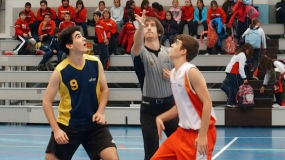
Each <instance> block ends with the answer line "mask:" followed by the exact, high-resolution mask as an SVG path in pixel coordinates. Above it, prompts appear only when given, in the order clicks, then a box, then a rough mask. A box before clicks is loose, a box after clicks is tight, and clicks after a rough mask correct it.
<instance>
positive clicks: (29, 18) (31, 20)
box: [23, 2, 38, 37]
mask: <svg viewBox="0 0 285 160" xmlns="http://www.w3.org/2000/svg"><path fill="white" fill-rule="evenodd" d="M31 7H32V4H31V3H30V2H27V3H26V4H25V9H24V10H23V12H25V13H26V19H25V20H26V22H27V23H28V24H29V27H30V29H31V33H32V36H33V37H36V35H37V30H38V28H37V26H36V23H35V20H36V17H35V13H34V11H32V10H31Z"/></svg>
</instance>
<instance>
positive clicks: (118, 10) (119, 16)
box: [110, 0, 124, 30]
mask: <svg viewBox="0 0 285 160" xmlns="http://www.w3.org/2000/svg"><path fill="white" fill-rule="evenodd" d="M110 12H111V19H112V20H113V21H115V22H116V24H117V26H120V27H121V26H122V25H123V24H124V22H123V17H124V7H123V6H121V1H120V0H114V6H113V7H112V8H111V9H110ZM117 30H118V28H117Z"/></svg>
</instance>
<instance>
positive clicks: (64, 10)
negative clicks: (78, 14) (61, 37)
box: [55, 0, 74, 26]
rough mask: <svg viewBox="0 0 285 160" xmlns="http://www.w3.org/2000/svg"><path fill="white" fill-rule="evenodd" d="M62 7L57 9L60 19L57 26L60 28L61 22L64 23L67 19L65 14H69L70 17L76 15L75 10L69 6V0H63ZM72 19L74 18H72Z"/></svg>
mask: <svg viewBox="0 0 285 160" xmlns="http://www.w3.org/2000/svg"><path fill="white" fill-rule="evenodd" d="M61 3H62V5H61V6H59V7H58V9H57V15H58V18H57V20H56V21H55V23H56V26H59V24H60V22H62V21H63V20H64V19H65V18H64V17H65V13H69V15H71V16H72V15H74V10H73V7H72V6H71V5H69V0H61ZM71 18H72V17H71Z"/></svg>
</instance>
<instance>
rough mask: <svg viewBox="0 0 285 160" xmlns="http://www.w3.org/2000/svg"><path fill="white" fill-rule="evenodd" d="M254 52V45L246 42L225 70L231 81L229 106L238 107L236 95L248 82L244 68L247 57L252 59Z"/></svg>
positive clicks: (229, 85)
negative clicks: (240, 87) (241, 86)
mask: <svg viewBox="0 0 285 160" xmlns="http://www.w3.org/2000/svg"><path fill="white" fill-rule="evenodd" d="M252 53H253V47H252V45H251V44H249V43H246V44H245V45H243V46H242V47H241V48H240V49H239V50H237V51H236V53H235V54H234V55H233V57H232V58H231V60H230V62H229V64H228V65H227V67H226V70H225V71H226V74H227V78H228V79H229V82H230V83H229V84H228V87H229V90H228V93H226V94H227V95H228V102H227V107H231V108H232V107H236V95H237V92H238V89H239V86H240V85H242V84H246V83H248V81H247V77H246V74H245V70H244V68H245V64H246V61H247V59H250V57H251V56H252Z"/></svg>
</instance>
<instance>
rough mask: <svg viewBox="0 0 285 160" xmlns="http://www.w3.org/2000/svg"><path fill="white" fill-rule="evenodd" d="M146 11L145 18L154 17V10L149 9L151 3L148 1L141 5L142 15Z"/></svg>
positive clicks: (145, 0) (144, 0)
mask: <svg viewBox="0 0 285 160" xmlns="http://www.w3.org/2000/svg"><path fill="white" fill-rule="evenodd" d="M143 10H145V11H146V12H145V16H149V17H153V16H154V15H153V10H152V8H150V7H149V1H148V0H143V1H142V3H141V12H140V13H141V14H142V12H143Z"/></svg>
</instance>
